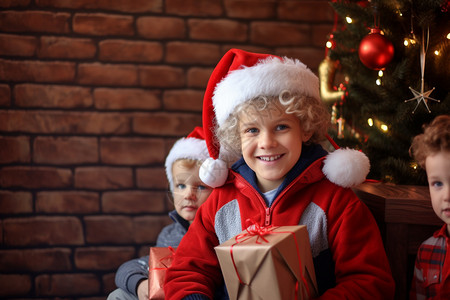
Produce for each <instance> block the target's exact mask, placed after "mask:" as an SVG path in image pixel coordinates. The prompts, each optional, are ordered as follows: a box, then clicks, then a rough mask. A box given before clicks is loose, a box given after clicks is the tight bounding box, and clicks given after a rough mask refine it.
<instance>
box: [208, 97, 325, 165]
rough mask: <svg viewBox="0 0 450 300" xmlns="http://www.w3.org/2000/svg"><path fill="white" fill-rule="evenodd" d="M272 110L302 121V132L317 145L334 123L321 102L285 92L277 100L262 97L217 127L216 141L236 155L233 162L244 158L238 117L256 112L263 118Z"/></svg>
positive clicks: (310, 141) (243, 104)
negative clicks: (294, 116)
mask: <svg viewBox="0 0 450 300" xmlns="http://www.w3.org/2000/svg"><path fill="white" fill-rule="evenodd" d="M273 110H284V111H280V112H284V113H286V114H294V115H296V116H297V118H298V119H299V120H300V126H301V128H302V130H303V132H306V133H310V134H312V136H311V138H310V139H309V140H308V143H318V142H320V141H322V140H324V139H325V135H326V133H327V130H328V128H329V126H330V124H331V122H330V114H329V112H328V109H327V107H326V106H325V104H324V103H323V102H322V101H320V100H317V99H315V98H312V97H307V96H304V95H294V94H291V93H290V92H289V91H283V92H282V93H281V94H280V95H279V96H278V97H276V96H275V97H266V96H260V97H257V98H253V99H250V100H247V101H246V102H244V103H242V104H240V105H238V106H237V107H236V109H235V110H234V112H233V113H232V114H231V115H230V116H229V117H228V118H227V119H226V121H225V122H224V123H223V124H222V125H221V126H217V127H216V130H215V136H216V137H217V141H216V142H218V143H219V144H220V147H222V148H225V149H226V151H227V152H228V153H230V154H231V155H233V156H234V159H237V158H239V157H240V156H241V155H242V149H241V137H240V133H239V117H240V116H241V114H242V113H246V114H254V113H257V114H260V115H264V114H271V113H272V112H273ZM299 138H300V137H299Z"/></svg>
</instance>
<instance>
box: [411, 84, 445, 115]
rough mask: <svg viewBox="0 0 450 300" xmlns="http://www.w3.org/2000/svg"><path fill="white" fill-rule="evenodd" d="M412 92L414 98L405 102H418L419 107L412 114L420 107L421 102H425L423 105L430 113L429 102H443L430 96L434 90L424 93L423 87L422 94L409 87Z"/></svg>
mask: <svg viewBox="0 0 450 300" xmlns="http://www.w3.org/2000/svg"><path fill="white" fill-rule="evenodd" d="M409 89H410V91H411V92H412V93H413V95H414V97H413V98H411V99H408V100H405V102H410V101H414V100H416V101H417V105H416V107H415V108H414V110H413V112H412V113H415V112H416V109H417V107H418V106H419V104H420V103H421V102H423V104H424V105H425V107H426V108H427V110H428V112H429V113H431V110H430V108H429V107H428V100H430V101H435V102H441V100H437V99H434V98H431V97H430V94H431V93H432V92H433V91H434V88H432V89H431V90H428V91H426V92H424V91H423V85H422V86H421V88H420V92H418V91H416V90H415V89H413V88H411V87H409Z"/></svg>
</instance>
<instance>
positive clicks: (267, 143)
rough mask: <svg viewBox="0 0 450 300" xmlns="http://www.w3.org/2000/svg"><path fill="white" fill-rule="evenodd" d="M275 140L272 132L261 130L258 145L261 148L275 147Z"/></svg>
mask: <svg viewBox="0 0 450 300" xmlns="http://www.w3.org/2000/svg"><path fill="white" fill-rule="evenodd" d="M276 144H277V141H276V139H275V137H274V135H273V133H272V132H268V131H263V132H261V133H260V135H259V147H260V148H263V149H267V148H272V147H275V146H276Z"/></svg>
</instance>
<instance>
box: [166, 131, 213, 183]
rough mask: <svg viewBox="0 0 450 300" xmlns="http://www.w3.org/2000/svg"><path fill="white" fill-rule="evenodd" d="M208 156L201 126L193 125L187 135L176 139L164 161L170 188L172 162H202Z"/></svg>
mask: <svg viewBox="0 0 450 300" xmlns="http://www.w3.org/2000/svg"><path fill="white" fill-rule="evenodd" d="M208 157H209V154H208V149H207V147H206V141H205V139H204V132H203V128H202V127H195V128H194V130H193V131H192V132H191V133H190V134H189V135H188V136H187V137H185V138H181V139H179V140H178V141H176V142H175V144H174V145H173V147H172V149H170V152H169V154H168V155H167V157H166V163H165V167H166V175H167V180H168V181H169V184H170V190H173V175H172V166H173V163H174V162H176V161H177V160H179V159H192V160H199V161H201V162H203V161H204V160H205V159H207V158H208Z"/></svg>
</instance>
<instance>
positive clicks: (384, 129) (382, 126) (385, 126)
mask: <svg viewBox="0 0 450 300" xmlns="http://www.w3.org/2000/svg"><path fill="white" fill-rule="evenodd" d="M380 128H381V130H383V131H384V132H387V131H388V126H387V125H386V124H381V126H380Z"/></svg>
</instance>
